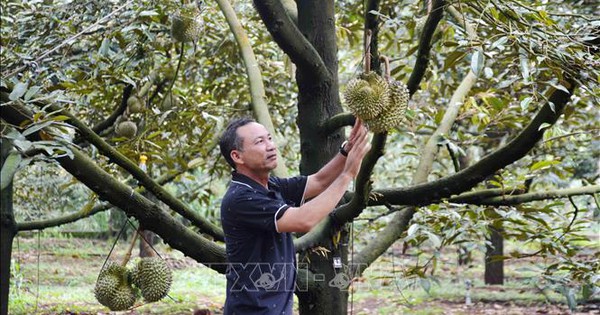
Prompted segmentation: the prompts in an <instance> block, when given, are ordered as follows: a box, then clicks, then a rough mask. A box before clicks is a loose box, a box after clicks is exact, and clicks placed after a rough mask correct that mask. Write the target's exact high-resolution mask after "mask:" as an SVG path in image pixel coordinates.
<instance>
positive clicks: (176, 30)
mask: <svg viewBox="0 0 600 315" xmlns="http://www.w3.org/2000/svg"><path fill="white" fill-rule="evenodd" d="M200 19H201V17H200V10H199V9H198V6H197V5H196V4H195V3H190V4H187V5H184V6H182V7H181V9H180V10H179V12H177V13H176V14H175V15H174V16H173V20H172V21H171V36H173V38H174V39H175V40H176V41H178V42H194V41H196V40H198V38H199V37H200V32H202V22H201V20H200Z"/></svg>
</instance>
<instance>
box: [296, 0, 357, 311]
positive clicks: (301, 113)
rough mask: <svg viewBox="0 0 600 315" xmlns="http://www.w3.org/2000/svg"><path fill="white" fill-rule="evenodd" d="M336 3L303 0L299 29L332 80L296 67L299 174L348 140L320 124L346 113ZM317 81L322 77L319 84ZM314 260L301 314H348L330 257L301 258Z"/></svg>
mask: <svg viewBox="0 0 600 315" xmlns="http://www.w3.org/2000/svg"><path fill="white" fill-rule="evenodd" d="M334 9H335V8H334V1H299V2H298V27H299V30H300V32H301V33H302V35H303V37H304V38H305V39H306V40H308V42H310V44H311V45H312V46H313V47H314V49H315V50H316V52H317V53H318V56H319V57H320V60H322V62H323V63H324V64H325V67H326V69H327V72H328V76H324V75H319V74H318V73H315V72H314V71H313V66H310V65H306V64H303V63H300V64H297V66H298V68H297V69H298V70H297V72H296V80H297V83H298V119H297V123H298V128H299V131H300V141H301V143H300V149H301V152H302V159H301V161H300V172H301V174H304V175H309V174H313V173H315V172H317V171H318V170H319V169H320V168H321V167H322V166H323V165H325V164H326V163H327V162H328V161H329V160H330V159H331V158H332V157H333V156H335V154H337V152H338V147H339V145H340V144H341V143H342V141H343V137H344V135H343V132H342V130H337V131H335V132H333V133H324V132H323V131H322V129H321V126H322V125H324V124H325V122H326V121H327V120H328V119H329V118H330V117H332V116H334V115H336V114H338V113H340V112H342V107H341V104H340V100H339V87H338V84H337V82H338V78H337V73H338V61H337V45H336V40H335V38H336V34H335V18H334V17H335V11H334ZM318 78H321V79H320V80H318ZM304 259H307V260H308V261H310V265H309V266H308V268H309V270H310V271H311V272H312V274H313V275H314V278H313V279H309V280H313V281H314V282H316V283H315V284H314V285H313V288H315V289H313V290H311V292H305V294H298V299H299V304H300V314H345V313H346V304H347V295H346V297H345V296H344V295H343V294H341V291H340V289H339V288H338V287H336V286H331V285H330V283H331V281H332V280H333V279H334V277H335V275H336V273H335V270H334V268H333V262H332V259H333V258H332V257H331V255H328V256H323V255H322V254H318V253H315V252H312V251H310V250H309V251H307V252H305V253H302V254H301V255H300V261H304Z"/></svg>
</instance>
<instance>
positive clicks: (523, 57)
mask: <svg viewBox="0 0 600 315" xmlns="http://www.w3.org/2000/svg"><path fill="white" fill-rule="evenodd" d="M519 64H520V66H521V75H522V76H523V79H524V80H525V82H529V76H530V72H529V59H528V58H527V52H526V51H525V50H524V49H523V48H519Z"/></svg>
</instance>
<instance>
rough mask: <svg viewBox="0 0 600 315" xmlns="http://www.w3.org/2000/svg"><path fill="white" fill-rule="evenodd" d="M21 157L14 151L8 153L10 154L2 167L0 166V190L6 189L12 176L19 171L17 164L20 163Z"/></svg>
mask: <svg viewBox="0 0 600 315" xmlns="http://www.w3.org/2000/svg"><path fill="white" fill-rule="evenodd" d="M21 160H22V157H21V154H19V153H18V152H16V151H12V152H10V154H9V155H8V156H7V157H6V160H4V165H2V174H0V190H4V189H5V188H6V187H8V184H10V182H12V180H13V176H14V175H15V173H16V172H17V170H18V169H19V164H20V163H21Z"/></svg>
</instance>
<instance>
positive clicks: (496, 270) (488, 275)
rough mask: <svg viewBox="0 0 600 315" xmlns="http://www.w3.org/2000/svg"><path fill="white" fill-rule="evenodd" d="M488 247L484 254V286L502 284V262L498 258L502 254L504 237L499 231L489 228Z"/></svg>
mask: <svg viewBox="0 0 600 315" xmlns="http://www.w3.org/2000/svg"><path fill="white" fill-rule="evenodd" d="M489 229H490V238H489V241H490V243H491V244H490V245H487V246H486V252H485V275H484V280H485V284H500V285H503V284H504V260H503V259H501V258H499V257H500V256H502V255H503V254H504V237H503V236H502V233H501V229H498V228H495V227H492V226H490V227H489Z"/></svg>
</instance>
